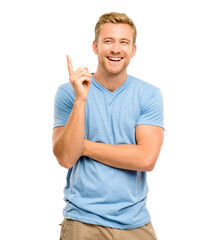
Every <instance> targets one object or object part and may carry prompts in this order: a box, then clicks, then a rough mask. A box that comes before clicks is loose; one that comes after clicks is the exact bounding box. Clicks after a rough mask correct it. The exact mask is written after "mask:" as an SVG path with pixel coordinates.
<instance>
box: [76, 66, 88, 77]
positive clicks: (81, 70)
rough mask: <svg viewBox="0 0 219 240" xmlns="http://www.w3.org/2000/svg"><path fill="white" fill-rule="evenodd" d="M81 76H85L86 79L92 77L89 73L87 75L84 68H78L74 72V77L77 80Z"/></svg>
mask: <svg viewBox="0 0 219 240" xmlns="http://www.w3.org/2000/svg"><path fill="white" fill-rule="evenodd" d="M81 75H86V76H88V77H92V75H91V73H89V72H88V71H87V70H86V69H85V68H81V67H80V68H78V69H77V70H76V71H75V72H74V76H75V77H76V78H77V77H79V76H81Z"/></svg>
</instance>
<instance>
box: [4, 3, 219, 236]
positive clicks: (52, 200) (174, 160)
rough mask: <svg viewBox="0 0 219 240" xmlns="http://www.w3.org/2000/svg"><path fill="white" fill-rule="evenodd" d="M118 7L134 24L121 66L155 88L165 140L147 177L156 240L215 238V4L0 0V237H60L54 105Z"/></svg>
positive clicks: (218, 36) (218, 35) (218, 18)
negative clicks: (132, 50) (98, 28)
mask: <svg viewBox="0 0 219 240" xmlns="http://www.w3.org/2000/svg"><path fill="white" fill-rule="evenodd" d="M110 11H117V12H125V13H126V14H127V15H128V16H130V17H131V18H132V19H133V20H134V22H135V23H136V26H137V29H138V37H137V53H136V56H135V57H134V58H133V59H132V61H131V64H130V67H129V70H128V72H129V73H130V74H132V75H134V76H136V77H139V78H141V79H143V80H145V81H147V82H150V83H152V84H154V85H156V86H158V87H160V88H161V90H162V93H163V97H164V104H165V128H166V131H165V142H164V145H163V149H162V152H161V155H160V158H159V160H158V162H157V165H156V168H155V170H154V171H153V172H151V173H149V174H148V182H149V188H150V192H149V195H148V208H149V211H150V213H151V216H152V222H153V225H154V228H155V230H156V233H157V236H158V238H159V239H160V240H185V239H186V240H190V239H191V240H193V239H198V240H202V239H203V240H206V239H214V240H215V239H216V240H217V239H219V233H218V223H219V221H218V216H219V208H218V205H219V196H218V183H219V177H218V165H217V162H218V160H219V153H218V143H219V140H218V137H219V127H218V123H219V114H218V111H219V107H218V104H219V96H218V90H219V87H218V85H217V83H218V80H219V69H218V68H219V44H218V43H219V14H218V12H219V8H218V1H213V0H208V1H202V0H199V1H195V0H184V1H176V0H175V1H174V0H172V1H171V0H167V1H159V0H157V1H155V0H154V1H137V0H136V1H127V0H111V1H97V0H92V1H82V0H81V1H73V0H71V1H70V0H63V1H56V0H53V1H47V0H43V1H41V0H38V1H30V0H28V1H24V0H20V1H15V0H14V1H13V0H11V1H10V0H8V1H4V2H3V1H2V2H1V4H0V24H1V30H0V31H1V37H0V42H1V43H0V112H1V116H0V141H1V143H0V148H1V150H0V158H1V159H0V160H1V161H0V163H1V166H0V184H1V186H0V187H1V197H0V201H1V204H0V218H1V238H2V239H4V240H7V239H27V240H30V239H31V240H35V239H36V240H39V239H45V240H50V239H51V240H53V239H58V238H59V232H60V227H59V226H58V223H60V222H61V221H62V208H63V207H64V201H63V188H64V185H65V177H66V172H67V170H66V169H64V168H62V167H60V166H59V165H58V164H57V161H56V159H55V158H54V156H53V154H52V141H51V136H52V125H53V101H54V95H55V92H56V89H57V87H58V86H59V85H60V84H62V83H64V82H66V81H68V72H67V68H66V58H65V55H66V54H69V55H70V56H71V58H72V62H73V65H74V67H75V68H78V67H79V66H82V67H84V66H88V68H89V70H90V71H91V72H95V70H96V64H97V61H96V55H94V54H93V52H92V41H93V38H94V30H93V29H94V26H95V23H96V22H97V20H98V17H99V16H100V15H102V14H103V13H106V12H110Z"/></svg>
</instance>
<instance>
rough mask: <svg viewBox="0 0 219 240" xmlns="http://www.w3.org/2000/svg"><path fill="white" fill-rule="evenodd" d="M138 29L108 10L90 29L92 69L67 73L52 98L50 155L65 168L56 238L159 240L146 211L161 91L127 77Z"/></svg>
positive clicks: (158, 141)
mask: <svg viewBox="0 0 219 240" xmlns="http://www.w3.org/2000/svg"><path fill="white" fill-rule="evenodd" d="M135 41H136V28H135V25H134V23H133V21H132V20H131V19H130V18H128V17H127V16H126V15H125V14H119V13H109V14H104V15H102V16H101V17H100V18H99V21H98V22H97V24H96V27H95V40H94V42H93V51H94V53H95V54H96V55H97V57H98V65H97V70H96V72H95V73H93V74H91V73H89V71H88V69H87V68H79V69H77V70H76V71H74V70H73V66H72V63H71V60H70V57H69V56H67V62H68V71H69V80H70V82H69V83H65V84H63V85H61V86H60V87H59V88H58V91H57V93H56V98H55V111H54V116H55V122H54V130H53V152H54V155H55V156H56V158H57V160H58V162H59V164H60V165H61V166H63V167H65V168H67V169H68V174H67V183H66V186H65V189H64V194H65V201H66V207H65V208H64V210H63V215H64V221H63V223H62V230H61V237H60V239H68V240H70V239H72V240H74V239H77V240H82V239H83V240H84V239H90V240H98V239H101V240H105V239H106V240H108V239H111V240H112V239H116V240H120V239H125V240H129V239H130V240H138V239H139V240H143V239H144V240H150V239H157V238H156V235H155V232H154V229H153V226H152V224H151V218H150V214H149V212H148V210H147V208H146V200H147V192H148V187H147V181H146V176H147V172H148V171H152V169H153V168H154V166H155V163H156V161H157V158H158V156H159V153H160V149H161V146H162V142H163V135H164V133H163V132H164V130H163V107H162V96H161V93H160V90H159V89H158V88H156V87H154V86H152V85H151V84H148V83H146V82H145V81H142V80H139V79H137V78H135V77H133V76H130V75H127V66H128V65H129V62H130V60H131V58H132V57H134V55H135V52H136V45H135Z"/></svg>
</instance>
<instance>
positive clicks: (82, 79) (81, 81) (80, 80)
mask: <svg viewBox="0 0 219 240" xmlns="http://www.w3.org/2000/svg"><path fill="white" fill-rule="evenodd" d="M84 83H88V84H92V80H91V78H90V77H88V76H80V77H79V78H77V81H73V82H72V84H74V85H75V86H76V85H78V86H79V85H81V84H84Z"/></svg>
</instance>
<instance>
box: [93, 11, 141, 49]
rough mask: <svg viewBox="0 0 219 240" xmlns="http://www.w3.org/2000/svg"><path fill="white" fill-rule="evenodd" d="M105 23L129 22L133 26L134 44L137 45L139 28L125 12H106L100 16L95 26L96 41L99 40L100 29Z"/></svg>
mask: <svg viewBox="0 0 219 240" xmlns="http://www.w3.org/2000/svg"><path fill="white" fill-rule="evenodd" d="M104 23H114V24H119V23H124V24H128V25H129V26H130V27H131V29H132V32H133V45H135V42H136V37H137V30H136V27H135V24H134V22H133V21H132V19H131V18H129V17H128V16H127V15H126V14H125V13H116V12H111V13H105V14H103V15H102V16H100V18H99V20H98V22H97V23H96V26H95V41H96V42H98V38H99V34H100V30H101V27H102V26H103V24H104Z"/></svg>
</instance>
